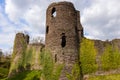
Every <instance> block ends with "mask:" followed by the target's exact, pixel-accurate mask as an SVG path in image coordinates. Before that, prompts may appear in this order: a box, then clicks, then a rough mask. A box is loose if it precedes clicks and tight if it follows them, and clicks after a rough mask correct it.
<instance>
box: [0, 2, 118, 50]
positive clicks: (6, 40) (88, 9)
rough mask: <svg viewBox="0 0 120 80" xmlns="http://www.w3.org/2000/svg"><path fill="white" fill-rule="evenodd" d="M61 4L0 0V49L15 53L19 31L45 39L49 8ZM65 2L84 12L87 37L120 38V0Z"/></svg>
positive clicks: (82, 17) (82, 15)
mask: <svg viewBox="0 0 120 80" xmlns="http://www.w3.org/2000/svg"><path fill="white" fill-rule="evenodd" d="M59 1H63V0H0V49H2V50H3V51H4V52H5V51H9V50H11V48H12V47H13V42H14V37H15V34H16V33H17V32H24V31H25V32H27V33H28V34H29V35H30V37H31V39H32V38H34V37H38V36H41V37H42V38H44V33H45V18H46V15H45V14H46V9H47V7H48V5H49V4H50V3H52V2H59ZM64 1H70V2H72V3H73V4H74V6H75V8H76V9H77V10H79V11H80V13H81V23H82V25H83V27H84V34H85V36H86V37H87V38H90V39H100V40H106V39H109V40H111V39H114V38H120V13H119V12H120V0H64ZM33 36H34V37H33Z"/></svg>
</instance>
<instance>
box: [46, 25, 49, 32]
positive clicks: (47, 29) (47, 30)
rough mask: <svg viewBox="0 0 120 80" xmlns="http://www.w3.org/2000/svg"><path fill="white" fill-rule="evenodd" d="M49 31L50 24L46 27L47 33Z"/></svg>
mask: <svg viewBox="0 0 120 80" xmlns="http://www.w3.org/2000/svg"><path fill="white" fill-rule="evenodd" d="M48 32H49V26H47V27H46V34H48Z"/></svg>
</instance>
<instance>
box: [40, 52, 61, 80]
mask: <svg viewBox="0 0 120 80" xmlns="http://www.w3.org/2000/svg"><path fill="white" fill-rule="evenodd" d="M41 64H42V66H43V69H42V76H41V77H42V79H43V80H58V79H59V77H60V73H61V70H62V68H63V65H62V64H58V65H56V64H55V63H54V61H53V58H52V55H51V54H50V52H48V51H45V52H43V53H41Z"/></svg>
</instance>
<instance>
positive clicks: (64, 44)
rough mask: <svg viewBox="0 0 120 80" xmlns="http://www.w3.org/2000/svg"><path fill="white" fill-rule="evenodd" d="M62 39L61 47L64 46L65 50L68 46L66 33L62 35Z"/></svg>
mask: <svg viewBox="0 0 120 80" xmlns="http://www.w3.org/2000/svg"><path fill="white" fill-rule="evenodd" d="M61 39H62V41H61V46H62V48H64V47H65V46H66V36H65V33H62V34H61Z"/></svg>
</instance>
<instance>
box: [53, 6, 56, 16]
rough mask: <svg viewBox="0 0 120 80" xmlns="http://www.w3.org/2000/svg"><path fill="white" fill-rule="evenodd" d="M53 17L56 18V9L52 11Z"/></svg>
mask: <svg viewBox="0 0 120 80" xmlns="http://www.w3.org/2000/svg"><path fill="white" fill-rule="evenodd" d="M52 17H56V9H55V8H53V9H52Z"/></svg>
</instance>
